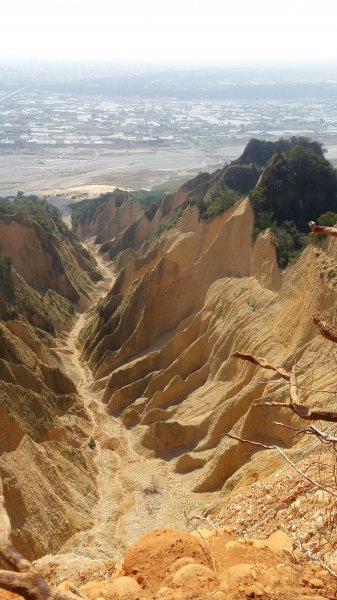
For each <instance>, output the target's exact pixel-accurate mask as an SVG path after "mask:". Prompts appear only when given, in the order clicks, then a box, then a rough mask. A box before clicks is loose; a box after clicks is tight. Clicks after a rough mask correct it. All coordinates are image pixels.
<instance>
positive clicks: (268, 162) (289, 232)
mask: <svg viewBox="0 0 337 600" xmlns="http://www.w3.org/2000/svg"><path fill="white" fill-rule="evenodd" d="M324 154H325V151H324V147H323V145H322V144H321V143H319V142H316V141H312V140H310V139H309V138H305V137H292V138H290V139H289V140H287V139H280V140H278V141H276V142H270V141H263V140H258V139H252V140H251V141H250V142H249V143H248V144H247V146H246V148H245V150H244V152H243V153H242V155H241V156H240V157H239V158H238V159H237V160H234V161H232V162H231V163H230V164H228V165H226V166H225V167H224V168H223V169H219V170H217V171H215V172H214V173H211V174H209V173H201V174H199V175H198V176H197V177H196V178H194V179H192V180H190V181H189V182H187V183H186V184H184V185H183V186H182V188H181V190H180V192H181V193H180V192H179V191H178V192H177V193H176V194H175V195H174V194H173V195H172V194H171V195H170V196H169V197H166V198H165V199H164V195H163V193H161V192H157V191H152V192H147V191H146V190H143V191H140V190H139V191H137V192H131V193H129V192H124V191H122V190H116V191H115V192H112V193H109V194H104V195H102V196H101V197H99V198H97V199H86V200H83V201H81V202H79V203H75V204H73V205H71V210H72V223H73V228H74V230H75V231H77V233H79V235H80V236H81V235H83V227H84V229H86V231H87V233H88V232H90V231H91V232H92V234H95V235H97V236H98V237H97V242H99V243H102V242H105V245H103V246H102V250H103V252H106V251H108V252H109V255H110V258H115V256H116V255H117V254H118V253H119V252H121V251H123V250H125V249H126V248H129V247H130V246H131V247H133V238H134V230H135V229H137V226H136V225H135V224H134V223H133V224H130V228H129V230H128V232H127V234H126V233H124V238H125V236H126V239H124V240H123V239H122V238H123V236H122V232H121V231H117V230H116V232H115V234H116V235H115V237H116V239H115V240H114V242H111V241H110V240H111V237H113V236H110V240H108V239H107V237H108V238H109V236H107V237H106V236H105V238H104V239H103V238H102V235H101V234H100V232H99V227H98V228H97V226H96V227H95V228H94V229H92V223H94V222H95V223H96V225H97V223H98V222H99V221H100V218H102V217H103V214H105V211H106V210H107V207H108V205H109V203H110V202H113V203H114V206H115V210H119V209H121V207H122V205H123V203H124V207H125V206H126V204H127V202H128V200H129V201H130V200H132V201H133V202H136V201H140V208H141V209H142V211H138V212H137V215H136V218H137V219H138V220H139V219H140V218H142V220H143V228H144V227H145V228H146V229H147V231H148V236H151V235H152V236H153V235H155V236H160V235H161V234H162V233H163V232H165V231H167V230H169V229H171V228H174V227H175V226H176V224H177V223H178V222H179V219H180V218H181V217H182V215H183V213H184V211H185V209H186V208H187V207H188V206H191V205H196V206H197V208H198V211H199V218H200V219H203V220H211V219H213V218H214V217H216V216H217V215H219V214H221V213H222V212H224V211H225V210H226V209H228V208H230V207H231V206H233V205H234V204H235V203H236V202H237V201H238V200H239V199H240V198H242V197H243V196H245V195H247V194H248V195H249V198H250V202H251V206H252V208H253V210H254V214H255V227H254V232H253V239H256V237H257V235H258V234H259V233H260V232H261V231H263V230H265V229H267V228H270V229H271V231H272V234H273V239H274V243H275V245H276V248H277V257H278V263H279V266H280V267H282V268H284V267H286V265H287V264H288V262H289V260H291V259H293V258H294V257H295V256H296V255H297V254H298V252H300V251H301V250H302V249H303V248H304V247H305V245H306V244H307V243H308V241H309V237H308V235H307V233H308V228H307V220H308V215H310V218H312V219H315V220H317V221H318V222H319V223H321V224H324V225H333V224H334V223H335V222H336V221H337V215H336V214H335V213H337V172H336V169H335V168H334V167H333V166H332V164H331V163H330V162H329V161H328V160H327V159H326V158H325V156H324ZM179 194H180V197H181V199H182V196H184V198H183V200H182V201H178V202H177V196H179ZM173 197H175V198H176V200H174V201H173V203H172V201H170V200H169V198H171V199H172V198H173ZM170 203H171V204H172V209H170V210H169V211H168V210H167V208H165V209H164V210H163V207H165V206H166V207H167V206H168V205H169V204H170ZM141 213H142V214H141ZM99 215H101V217H99ZM158 219H159V220H158ZM90 224H91V225H90ZM103 237H104V236H103ZM146 237H147V236H145V237H144V239H145V238H146ZM144 239H142V241H144ZM135 243H136V246H137V243H138V244H139V243H140V238H139V236H138V237H137V235H136V242H135Z"/></svg>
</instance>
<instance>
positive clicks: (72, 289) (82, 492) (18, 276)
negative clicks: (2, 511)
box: [0, 213, 101, 558]
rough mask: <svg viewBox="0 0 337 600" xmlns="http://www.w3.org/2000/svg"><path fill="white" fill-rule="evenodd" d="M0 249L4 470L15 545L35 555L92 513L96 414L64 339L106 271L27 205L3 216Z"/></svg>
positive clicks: (0, 457) (56, 544) (0, 449)
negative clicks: (70, 365)
mask: <svg viewBox="0 0 337 600" xmlns="http://www.w3.org/2000/svg"><path fill="white" fill-rule="evenodd" d="M0 257H1V262H0V430H1V436H0V476H1V478H2V480H3V484H4V494H5V498H6V504H7V508H8V512H9V515H10V518H11V521H12V527H13V540H14V543H15V544H16V546H17V547H18V548H19V549H20V550H22V551H23V552H24V553H25V554H26V555H27V556H28V557H29V558H36V557H38V556H41V555H43V554H45V553H46V551H48V550H49V551H52V552H53V551H56V550H57V549H59V548H60V547H61V546H62V544H63V543H64V542H65V541H66V540H67V539H68V538H69V537H71V536H72V535H73V534H74V533H76V532H77V531H78V530H83V529H86V528H88V527H90V524H91V523H92V519H93V517H92V508H93V506H94V505H95V503H96V501H97V490H96V469H95V467H94V464H93V457H92V450H91V449H90V448H89V447H88V443H87V442H88V436H89V433H90V431H91V428H92V423H91V415H90V412H89V411H88V409H87V408H86V407H85V406H84V405H83V400H82V399H80V397H79V395H78V390H77V386H76V383H75V382H76V376H75V377H72V375H71V374H67V373H66V369H65V363H66V362H67V354H64V355H62V352H63V350H62V348H61V350H62V351H60V350H59V349H58V348H57V346H61V347H62V345H63V344H64V341H62V337H63V336H64V335H65V332H66V331H67V330H69V328H71V325H72V321H73V319H74V313H75V307H74V305H73V304H71V302H70V301H72V302H73V303H76V304H77V305H78V306H80V307H83V306H84V305H85V304H86V303H88V299H89V294H90V293H92V291H93V290H94V282H95V281H97V280H98V279H99V278H100V277H101V275H100V273H99V271H98V269H97V265H96V262H95V260H94V259H93V257H92V256H91V255H90V254H89V252H88V251H87V250H86V249H85V248H83V247H82V246H81V245H80V244H79V242H78V241H77V240H76V239H75V237H74V236H73V234H72V233H71V232H68V231H67V230H66V229H65V228H64V230H63V231H62V232H60V234H59V235H57V234H54V233H51V232H50V231H48V230H47V229H46V228H44V227H42V226H41V225H39V224H38V223H37V222H35V221H33V220H32V218H31V217H30V216H29V215H28V214H25V213H20V214H16V215H3V216H1V217H0ZM56 336H60V337H59V338H57V337H56ZM63 339H64V338H63ZM55 348H56V349H55ZM65 352H66V353H67V352H68V354H69V352H71V349H65Z"/></svg>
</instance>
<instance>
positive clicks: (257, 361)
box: [232, 352, 291, 381]
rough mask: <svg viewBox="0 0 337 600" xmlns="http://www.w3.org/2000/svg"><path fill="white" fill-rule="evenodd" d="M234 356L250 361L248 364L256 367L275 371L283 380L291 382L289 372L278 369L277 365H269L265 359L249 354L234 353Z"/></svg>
mask: <svg viewBox="0 0 337 600" xmlns="http://www.w3.org/2000/svg"><path fill="white" fill-rule="evenodd" d="M232 356H234V358H242V360H248V362H251V363H253V364H254V365H258V366H260V367H262V368H263V369H271V370H272V371H275V372H276V373H278V374H279V375H281V377H283V379H287V380H288V381H290V378H291V374H290V373H288V371H286V370H285V369H283V368H282V367H276V366H275V365H272V364H271V363H268V362H267V361H266V360H265V359H264V358H259V357H258V356H253V355H252V354H247V353H245V352H233V354H232Z"/></svg>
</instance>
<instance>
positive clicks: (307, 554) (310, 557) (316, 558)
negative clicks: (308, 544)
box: [295, 542, 337, 578]
mask: <svg viewBox="0 0 337 600" xmlns="http://www.w3.org/2000/svg"><path fill="white" fill-rule="evenodd" d="M295 544H296V545H297V546H298V548H299V549H300V551H301V552H303V554H304V555H306V556H307V557H308V558H309V559H310V560H313V561H315V562H319V564H320V565H321V566H322V567H323V569H325V570H326V571H328V573H330V575H332V576H333V577H336V578H337V573H336V572H335V571H333V570H332V569H331V567H329V566H328V565H327V564H326V563H325V562H323V561H322V559H321V558H318V557H317V556H314V554H312V552H311V550H310V548H308V549H307V550H304V549H303V547H302V544H301V542H295Z"/></svg>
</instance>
